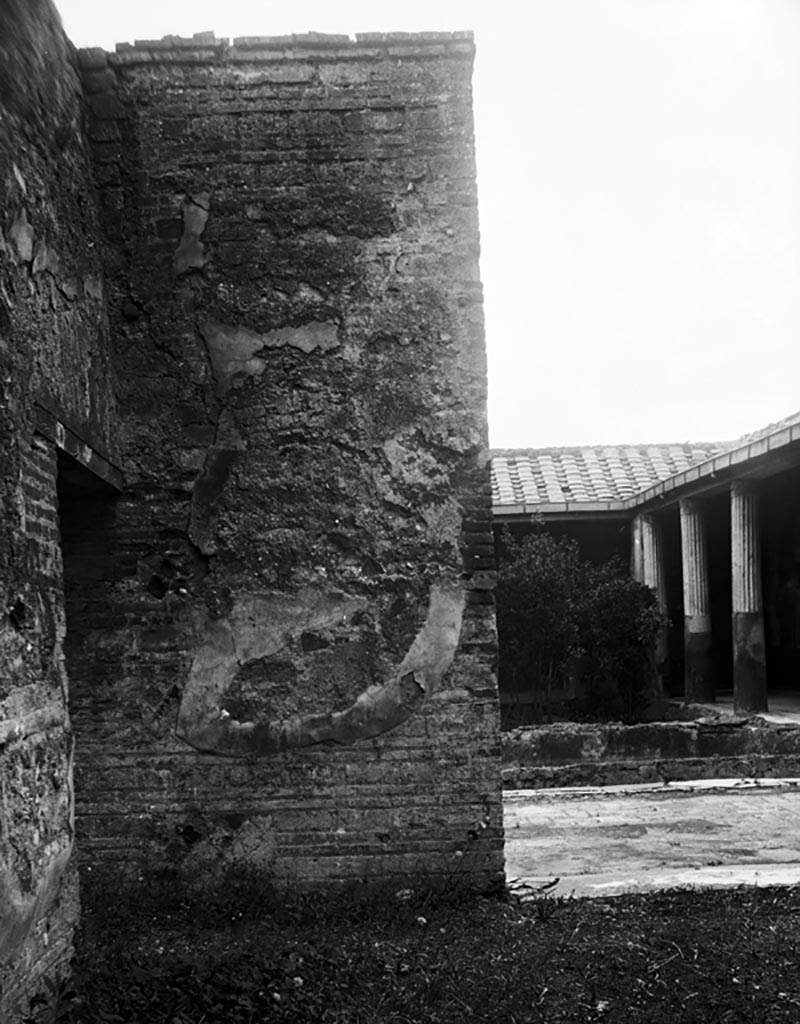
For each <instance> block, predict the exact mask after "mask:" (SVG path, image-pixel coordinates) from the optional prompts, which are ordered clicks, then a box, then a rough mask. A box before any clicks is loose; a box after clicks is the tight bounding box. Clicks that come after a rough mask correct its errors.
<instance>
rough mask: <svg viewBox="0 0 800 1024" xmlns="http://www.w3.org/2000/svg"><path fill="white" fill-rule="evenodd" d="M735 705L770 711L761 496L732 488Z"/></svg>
mask: <svg viewBox="0 0 800 1024" xmlns="http://www.w3.org/2000/svg"><path fill="white" fill-rule="evenodd" d="M731 589H732V599H733V624H732V625H733V703H734V707H735V708H736V710H737V711H766V710H767V661H766V650H765V643H764V616H763V613H762V597H761V537H760V534H759V515H758V492H757V491H756V490H755V488H754V487H753V485H752V484H749V483H745V482H744V481H738V480H737V481H735V482H734V483H733V484H732V485H731Z"/></svg>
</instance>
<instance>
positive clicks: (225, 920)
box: [31, 886, 800, 1024]
mask: <svg viewBox="0 0 800 1024" xmlns="http://www.w3.org/2000/svg"><path fill="white" fill-rule="evenodd" d="M245 896H246V899H245V901H244V902H242V901H241V899H242V898H243V897H245ZM798 925H800V891H798V890H797V889H739V890H735V891H731V890H728V891H725V890H703V891H691V890H674V891H671V892H666V893H656V894H650V895H646V896H635V897H634V896H627V897H616V898H614V899H608V900H575V899H570V898H564V897H557V896H539V897H534V898H532V899H530V900H528V901H520V900H518V899H515V898H512V897H508V896H506V898H491V899H489V898H480V897H474V896H467V895H466V894H463V893H455V892H449V893H432V892H425V891H418V892H411V891H408V890H405V891H401V892H392V891H387V892H383V893H378V894H375V893H372V894H370V895H368V896H364V895H359V894H358V893H356V892H352V891H351V892H348V893H339V894H338V895H326V896H324V897H320V896H319V895H314V896H296V897H294V898H281V899H278V898H277V897H276V896H275V894H273V893H271V892H268V891H261V892H257V893H250V894H249V895H247V893H246V886H244V887H242V888H241V890H240V892H239V894H238V901H234V900H233V898H232V897H231V895H230V893H229V894H228V895H227V896H225V895H223V894H217V896H216V897H208V898H202V899H201V898H198V899H196V900H192V899H184V900H182V901H179V900H177V899H174V900H170V899H167V898H161V899H159V900H155V901H153V900H150V901H148V902H147V904H144V903H142V902H141V901H134V902H127V903H125V902H124V901H122V900H118V901H117V903H116V906H115V907H114V906H109V905H108V902H107V901H106V900H102V901H94V902H92V901H90V902H89V903H88V905H87V908H86V911H85V917H84V923H83V926H82V931H81V935H80V941H79V951H78V957H77V961H76V965H75V966H76V973H75V988H74V989H67V990H65V991H64V992H63V993H62V994H61V995H62V1006H61V1009H53V1008H52V1005H51V1007H50V1009H49V1010H45V1008H44V1006H43V1007H42V1009H41V1015H40V1016H38V1017H36V1016H32V1017H31V1020H36V1021H37V1022H38V1021H41V1022H44V1021H45V1020H49V1021H51V1022H52V1024H99V1022H103V1024H240V1022H241V1024H256V1022H259V1024H261V1022H265V1021H270V1022H271V1021H276V1022H295V1024H300V1022H302V1024H314V1022H321V1024H412V1022H430V1024H462V1022H469V1024H471V1022H480V1021H491V1022H493V1024H533V1022H536V1024H558V1022H581V1024H589V1022H608V1024H617V1022H642V1024H644V1022H647V1024H667V1022H669V1024H674V1022H676V1021H681V1022H696V1024H700V1022H702V1024H725V1022H737V1024H739V1022H741V1024H781V1022H789V1021H792V1022H794V1021H797V1020H798V1019H800V972H798V966H800V928H798ZM45 1014H49V1016H45Z"/></svg>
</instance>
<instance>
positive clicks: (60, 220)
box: [0, 0, 114, 1021]
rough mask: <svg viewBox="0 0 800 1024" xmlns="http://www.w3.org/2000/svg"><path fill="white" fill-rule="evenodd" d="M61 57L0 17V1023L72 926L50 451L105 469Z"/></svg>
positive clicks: (51, 966)
mask: <svg viewBox="0 0 800 1024" xmlns="http://www.w3.org/2000/svg"><path fill="white" fill-rule="evenodd" d="M81 96H82V92H81V85H80V80H79V76H78V72H77V65H76V63H75V58H74V51H73V50H72V48H71V46H70V45H69V43H68V42H67V40H66V39H65V37H64V35H63V32H62V30H61V26H60V24H59V22H58V18H57V16H56V15H55V13H54V11H53V9H52V7H51V6H50V4H49V3H45V2H42V0H27V2H25V3H21V2H17V0H9V2H7V3H4V4H3V5H2V6H0V181H2V191H1V192H0V503H1V505H2V512H1V513H0V792H1V793H2V799H1V800H0V1019H2V1020H4V1021H5V1020H14V1019H15V1016H16V1015H17V1014H18V1013H24V1012H25V1009H26V1006H27V1000H28V997H30V996H31V995H32V994H33V993H34V992H35V991H36V989H37V988H38V987H40V985H41V984H42V980H43V979H44V978H46V977H48V976H49V977H53V976H54V975H56V974H58V973H63V971H64V970H65V967H66V962H67V960H68V957H69V955H70V951H71V948H72V934H73V930H74V926H75V922H76V920H77V914H78V903H77V884H76V872H75V862H74V858H72V850H73V840H74V827H73V813H74V805H73V782H72V749H73V739H72V732H71V729H70V725H69V718H68V713H67V700H66V695H67V677H66V673H65V670H64V657H63V640H64V629H65V608H64V597H63V584H62V560H61V551H60V548H59V543H58V537H59V535H58V508H57V490H56V481H57V473H58V455H57V443H56V440H55V439H54V438H53V439H50V440H48V439H47V438H45V437H44V436H43V435H41V434H39V433H37V430H36V424H37V419H38V416H39V415H40V414H41V415H45V414H46V415H47V416H49V417H51V418H52V419H54V420H55V419H57V420H58V422H59V423H60V424H61V425H62V428H63V429H66V427H65V426H64V425H65V424H69V426H70V428H71V429H72V430H73V431H76V432H77V433H76V434H74V435H73V436H75V437H77V436H80V437H81V438H82V442H83V443H84V444H85V443H86V442H88V443H89V444H91V445H92V446H93V447H94V449H95V450H96V451H97V452H103V453H105V455H106V456H107V457H111V456H112V455H113V436H112V430H111V421H112V419H113V416H114V399H113V389H112V387H111V383H110V362H111V359H110V350H109V335H108V319H107V316H106V311H105V302H104V295H103V268H102V263H101V252H100V245H99V240H100V234H99V219H98V213H97V209H96V204H95V198H94V194H93V190H92V187H91V177H92V172H91V169H90V162H89V161H90V157H89V150H88V144H87V141H86V138H85V135H84V132H83V119H84V113H83V105H82V100H81Z"/></svg>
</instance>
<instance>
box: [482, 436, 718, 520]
mask: <svg viewBox="0 0 800 1024" xmlns="http://www.w3.org/2000/svg"><path fill="white" fill-rule="evenodd" d="M727 447H728V446H727V445H725V444H649V445H602V446H597V447H586V448H531V449H505V450H502V451H493V452H492V500H493V504H494V505H495V507H497V506H499V505H523V504H525V505H563V504H570V505H574V504H580V503H585V502H606V501H624V500H625V499H626V498H631V497H633V496H634V495H635V494H638V493H639V492H640V491H644V490H646V489H647V488H648V487H652V486H653V485H654V484H657V483H658V482H659V481H661V480H666V479H668V478H669V477H671V476H674V475H675V474H676V473H681V472H683V471H684V470H687V469H690V468H691V467H692V466H695V465H697V464H698V463H700V462H705V461H706V460H707V459H711V458H713V457H714V456H715V455H717V454H719V453H720V452H722V451H724V450H725V449H726V448H727Z"/></svg>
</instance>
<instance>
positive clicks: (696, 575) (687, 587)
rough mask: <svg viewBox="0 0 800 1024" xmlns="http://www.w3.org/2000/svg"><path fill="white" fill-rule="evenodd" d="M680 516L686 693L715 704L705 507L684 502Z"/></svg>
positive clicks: (693, 697) (682, 502) (687, 695)
mask: <svg viewBox="0 0 800 1024" xmlns="http://www.w3.org/2000/svg"><path fill="white" fill-rule="evenodd" d="M680 513H681V564H682V569H683V644H684V666H685V668H684V687H685V693H686V698H687V700H696V701H713V700H714V675H713V661H712V657H711V604H710V600H709V589H708V588H709V580H708V546H707V541H706V529H705V523H704V521H703V515H702V507H701V506H700V505H699V504H698V503H697V502H695V501H690V500H688V499H683V500H682V501H681V504H680Z"/></svg>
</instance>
